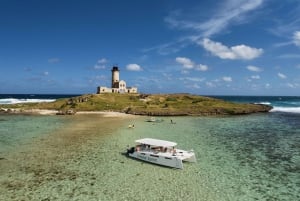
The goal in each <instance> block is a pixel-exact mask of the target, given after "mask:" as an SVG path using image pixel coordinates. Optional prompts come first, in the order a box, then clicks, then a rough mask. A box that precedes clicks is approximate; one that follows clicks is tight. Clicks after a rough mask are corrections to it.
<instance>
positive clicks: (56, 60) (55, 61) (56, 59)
mask: <svg viewBox="0 0 300 201" xmlns="http://www.w3.org/2000/svg"><path fill="white" fill-rule="evenodd" d="M58 62H60V59H59V58H51V59H48V63H58Z"/></svg>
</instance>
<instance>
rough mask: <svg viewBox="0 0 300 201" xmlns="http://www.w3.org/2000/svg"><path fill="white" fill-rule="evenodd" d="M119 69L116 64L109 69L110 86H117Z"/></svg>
mask: <svg viewBox="0 0 300 201" xmlns="http://www.w3.org/2000/svg"><path fill="white" fill-rule="evenodd" d="M119 80H120V71H119V68H118V67H117V66H114V67H113V68H112V69H111V88H119Z"/></svg>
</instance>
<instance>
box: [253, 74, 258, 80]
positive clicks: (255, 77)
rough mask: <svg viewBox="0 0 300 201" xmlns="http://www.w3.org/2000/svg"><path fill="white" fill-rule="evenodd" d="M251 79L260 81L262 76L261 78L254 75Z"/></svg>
mask: <svg viewBox="0 0 300 201" xmlns="http://www.w3.org/2000/svg"><path fill="white" fill-rule="evenodd" d="M251 79H254V80H259V79H260V76H259V75H252V76H251Z"/></svg>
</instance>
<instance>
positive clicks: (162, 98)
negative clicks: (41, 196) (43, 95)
mask: <svg viewBox="0 0 300 201" xmlns="http://www.w3.org/2000/svg"><path fill="white" fill-rule="evenodd" d="M0 107H1V108H2V111H3V112H5V111H6V112H11V113H12V112H15V111H17V112H18V113H19V112H24V113H26V112H30V111H36V110H50V111H57V114H75V113H76V112H120V113H126V114H134V115H147V116H211V115H242V114H251V113H259V112H269V111H270V110H271V109H272V107H271V106H269V105H262V104H252V103H233V102H228V101H224V100H220V99H216V98H211V97H205V96H199V95H192V94H185V93H182V94H130V93H127V94H120V93H104V94H86V95H82V96H78V97H73V98H63V99H57V100H56V101H54V102H43V103H26V104H24V103H23V104H15V105H1V106H0ZM8 108H10V109H8ZM12 108H13V109H12Z"/></svg>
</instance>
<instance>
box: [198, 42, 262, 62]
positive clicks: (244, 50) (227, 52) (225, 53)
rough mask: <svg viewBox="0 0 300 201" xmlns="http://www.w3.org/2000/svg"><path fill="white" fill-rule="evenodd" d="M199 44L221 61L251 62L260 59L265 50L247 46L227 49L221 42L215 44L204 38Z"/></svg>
mask: <svg viewBox="0 0 300 201" xmlns="http://www.w3.org/2000/svg"><path fill="white" fill-rule="evenodd" d="M198 44H199V45H202V46H203V47H204V49H206V50H207V51H209V52H211V53H212V54H213V55H215V56H218V57H219V58H221V59H232V60H234V59H244V60H250V59H254V58H256V57H259V56H260V55H261V54H262V53H263V49H261V48H260V49H257V48H253V47H249V46H246V45H237V46H232V47H227V46H225V45H223V44H222V43H220V42H215V41H212V40H210V39H208V38H204V39H203V40H202V41H199V42H198Z"/></svg>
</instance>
